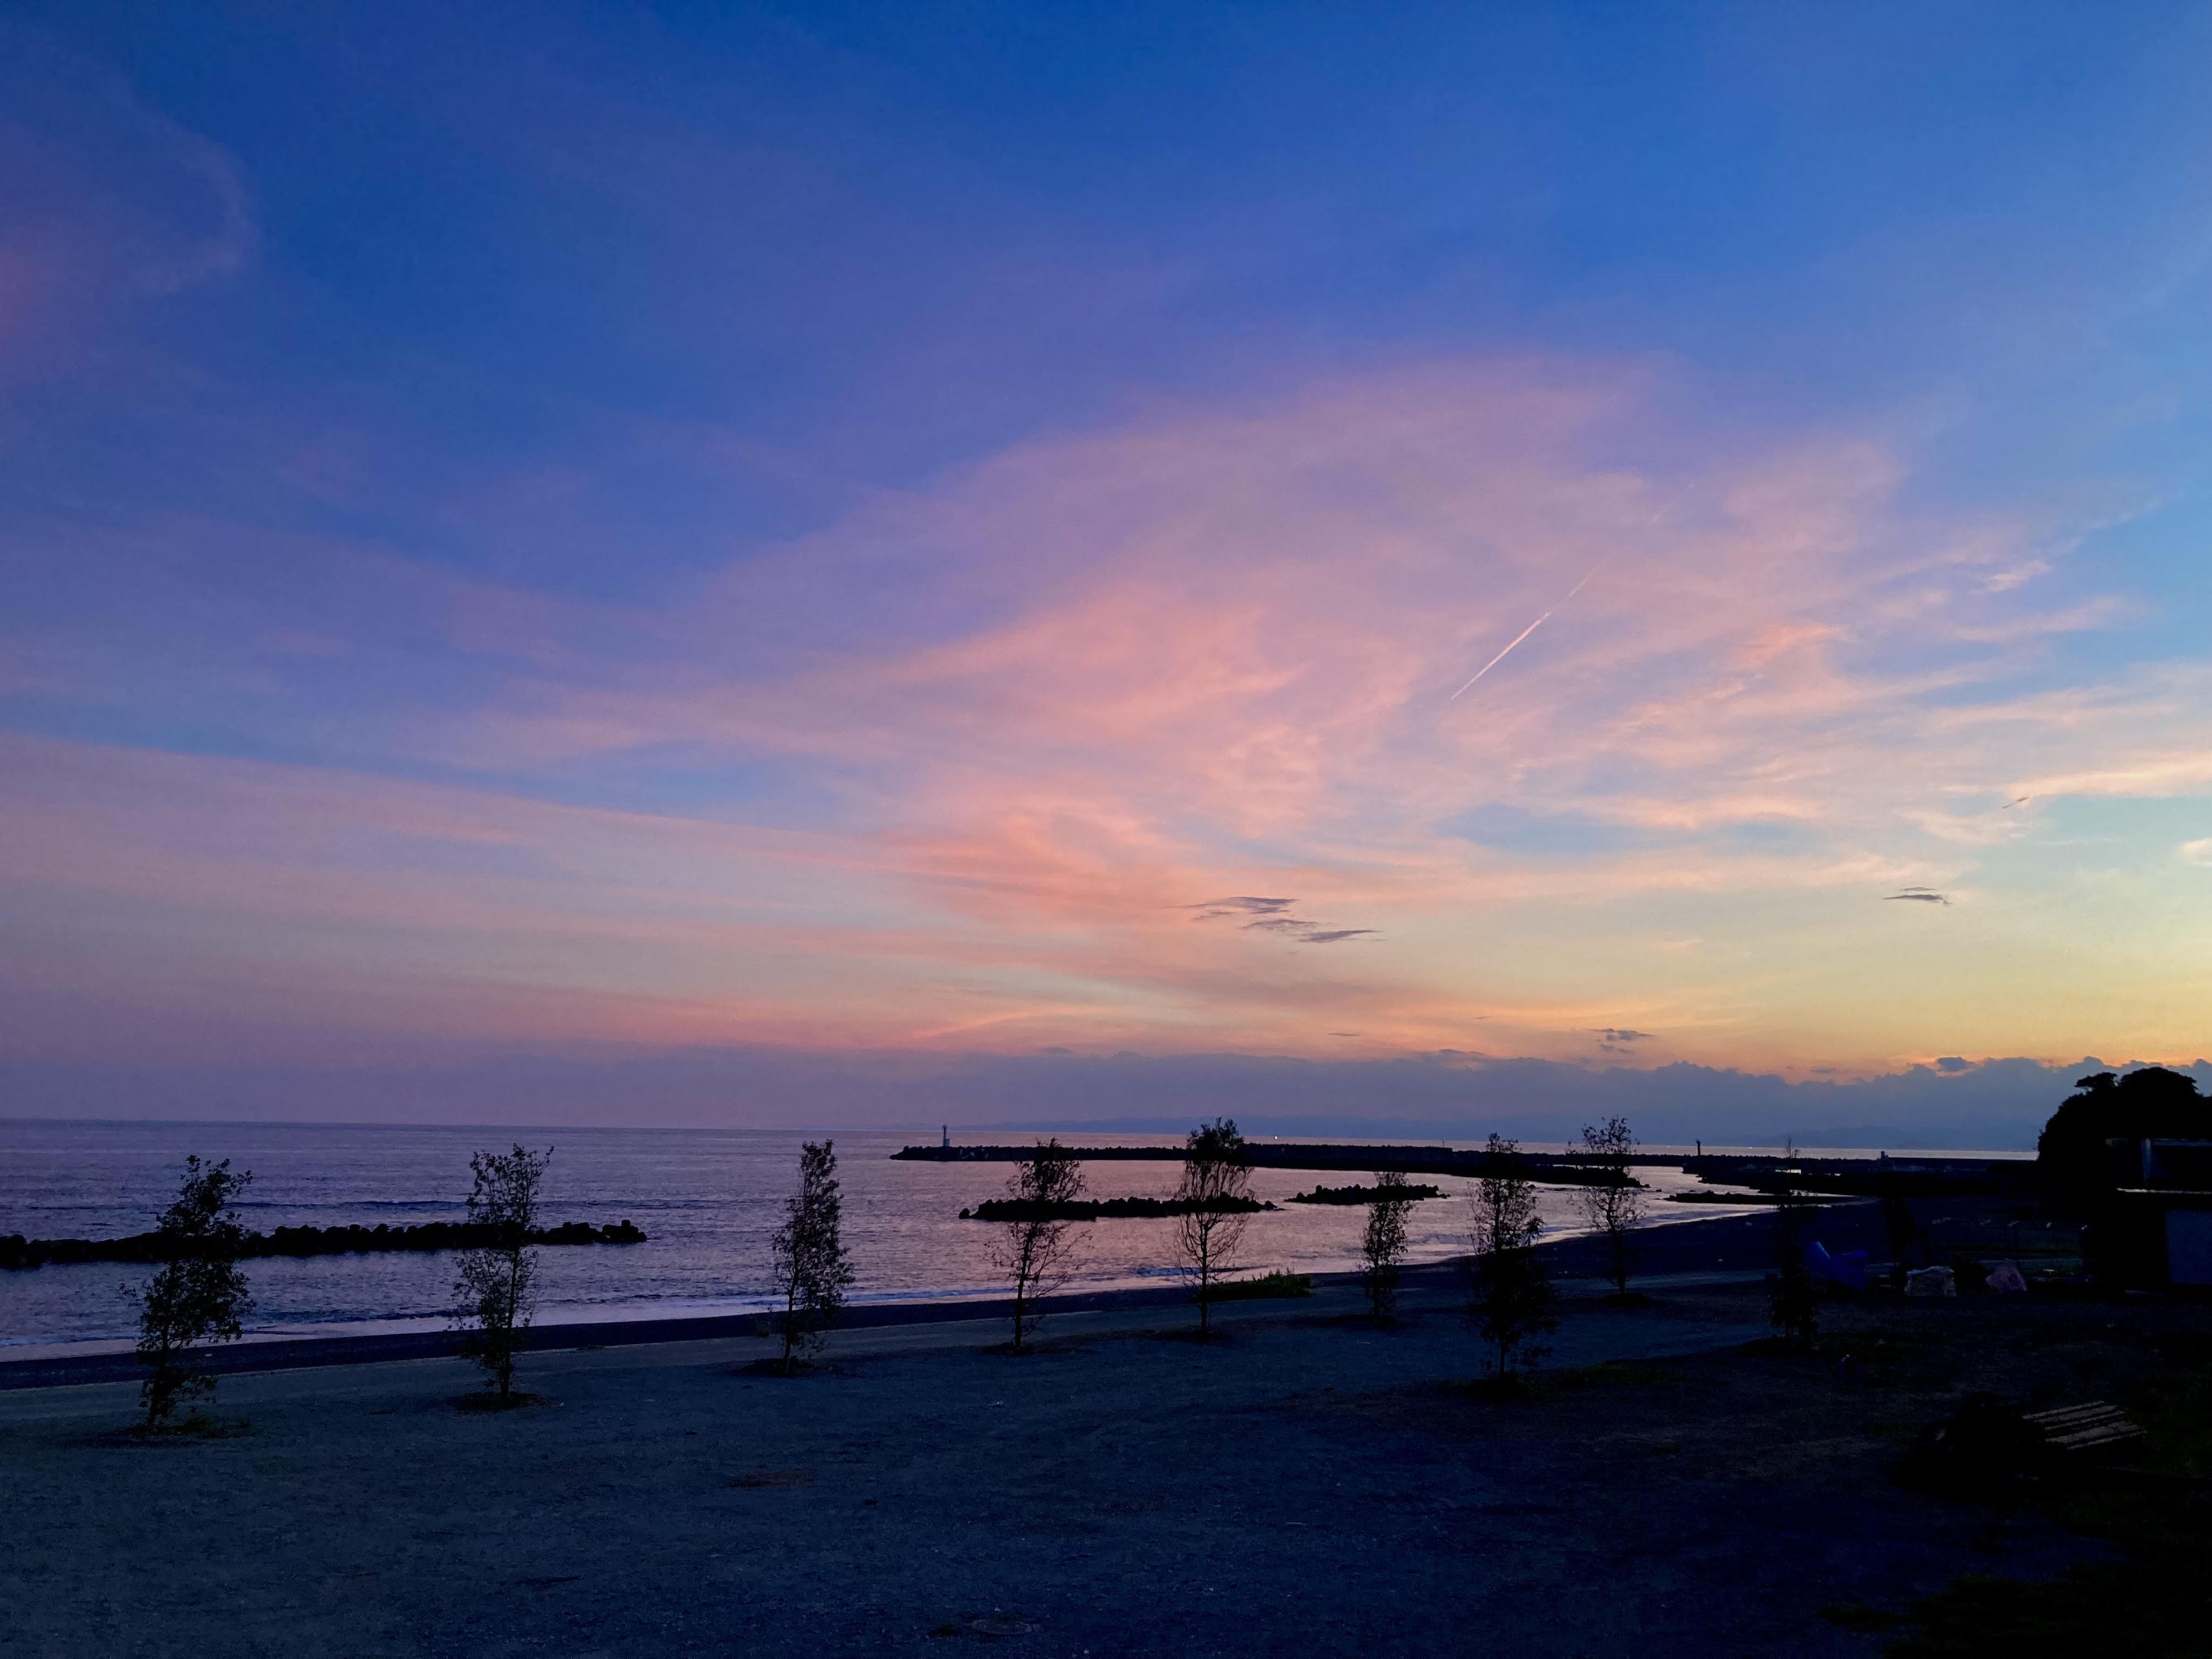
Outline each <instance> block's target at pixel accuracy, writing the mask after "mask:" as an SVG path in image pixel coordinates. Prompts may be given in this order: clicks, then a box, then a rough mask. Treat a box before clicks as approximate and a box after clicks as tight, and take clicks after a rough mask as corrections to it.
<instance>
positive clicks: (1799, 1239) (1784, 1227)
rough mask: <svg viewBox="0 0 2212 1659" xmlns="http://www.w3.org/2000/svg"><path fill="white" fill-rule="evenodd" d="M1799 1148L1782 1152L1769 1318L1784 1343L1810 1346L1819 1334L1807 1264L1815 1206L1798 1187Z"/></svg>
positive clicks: (1816, 1300)
mask: <svg viewBox="0 0 2212 1659" xmlns="http://www.w3.org/2000/svg"><path fill="white" fill-rule="evenodd" d="M1796 1164H1797V1148H1796V1145H1795V1144H1794V1143H1793V1144H1791V1145H1789V1146H1784V1149H1783V1154H1782V1167H1781V1168H1780V1169H1779V1170H1777V1171H1776V1176H1777V1180H1778V1185H1777V1187H1776V1188H1775V1192H1774V1267H1775V1272H1774V1276H1773V1278H1772V1279H1770V1280H1769V1281H1768V1285H1767V1296H1766V1303H1767V1306H1766V1316H1767V1319H1768V1320H1769V1322H1771V1324H1772V1325H1773V1327H1774V1330H1775V1334H1777V1335H1778V1336H1779V1337H1781V1339H1782V1340H1784V1342H1790V1343H1809V1342H1810V1341H1812V1340H1813V1339H1814V1337H1816V1336H1818V1335H1819V1334H1820V1298H1819V1296H1818V1294H1817V1293H1816V1292H1815V1291H1814V1286H1813V1273H1812V1270H1811V1269H1810V1268H1809V1267H1807V1266H1806V1264H1805V1250H1806V1240H1805V1235H1806V1232H1807V1231H1808V1229H1809V1228H1810V1226H1811V1225H1812V1220H1813V1212H1814V1207H1815V1206H1814V1204H1813V1203H1812V1201H1811V1200H1809V1199H1808V1198H1807V1196H1806V1195H1805V1193H1804V1191H1803V1189H1802V1188H1800V1187H1799V1186H1798V1184H1797V1183H1798V1181H1799V1179H1800V1176H1799V1172H1798V1170H1797V1169H1796Z"/></svg>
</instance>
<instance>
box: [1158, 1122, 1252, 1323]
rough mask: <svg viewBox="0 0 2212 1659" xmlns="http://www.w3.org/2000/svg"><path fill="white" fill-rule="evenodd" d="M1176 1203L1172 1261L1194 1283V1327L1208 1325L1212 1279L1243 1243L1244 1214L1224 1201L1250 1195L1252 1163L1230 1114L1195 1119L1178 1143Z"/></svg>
mask: <svg viewBox="0 0 2212 1659" xmlns="http://www.w3.org/2000/svg"><path fill="white" fill-rule="evenodd" d="M1175 1195H1176V1203H1177V1204H1179V1205H1184V1206H1188V1208H1186V1209H1185V1210H1184V1211H1183V1212H1182V1214H1181V1215H1179V1216H1177V1217H1176V1252H1177V1261H1176V1265H1177V1266H1178V1267H1180V1268H1181V1269H1182V1273H1183V1276H1184V1277H1185V1278H1187V1279H1193V1280H1195V1281H1196V1282H1197V1285H1198V1328H1199V1332H1200V1334H1201V1335H1203V1334H1207V1333H1210V1332H1211V1331H1212V1328H1213V1322H1212V1306H1213V1304H1212V1296H1211V1294H1210V1292H1211V1291H1212V1288H1213V1281H1214V1280H1215V1279H1217V1278H1218V1277H1219V1276H1220V1274H1221V1273H1222V1270H1223V1269H1224V1268H1225V1267H1228V1266H1229V1264H1230V1263H1231V1261H1234V1260H1235V1259H1236V1256H1237V1246H1238V1245H1240V1244H1242V1243H1243V1242H1244V1227H1245V1224H1246V1222H1247V1221H1249V1219H1250V1217H1249V1214H1247V1213H1245V1212H1240V1211H1237V1210H1235V1209H1232V1208H1231V1207H1230V1206H1231V1205H1234V1204H1237V1203H1240V1202H1244V1201H1249V1200H1250V1198H1251V1196H1252V1164H1251V1159H1250V1158H1249V1155H1248V1154H1247V1153H1246V1152H1245V1148H1244V1137H1243V1135H1241V1134H1239V1133H1237V1124H1236V1121H1235V1120H1234V1119H1231V1118H1225V1117H1218V1118H1216V1119H1214V1120H1213V1121H1212V1123H1201V1124H1200V1125H1199V1126H1198V1127H1196V1128H1195V1129H1193V1130H1192V1131H1191V1132H1190V1134H1189V1137H1188V1139H1186V1140H1185V1141H1184V1143H1183V1164H1182V1180H1181V1181H1180V1182H1177V1183H1176V1193H1175Z"/></svg>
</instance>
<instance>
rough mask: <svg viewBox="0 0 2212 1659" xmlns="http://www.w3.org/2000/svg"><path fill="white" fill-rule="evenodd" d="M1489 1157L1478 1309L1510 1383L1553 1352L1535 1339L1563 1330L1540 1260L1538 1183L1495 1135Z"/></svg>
mask: <svg viewBox="0 0 2212 1659" xmlns="http://www.w3.org/2000/svg"><path fill="white" fill-rule="evenodd" d="M1489 1152H1490V1156H1489V1158H1487V1159H1486V1162H1485V1164H1484V1174H1483V1176H1482V1179H1481V1182H1480V1183H1479V1185H1478V1186H1477V1187H1476V1189H1475V1195H1474V1310H1473V1311H1474V1316H1475V1318H1476V1321H1477V1326H1476V1328H1477V1330H1478V1331H1479V1332H1480V1334H1481V1337H1482V1340H1484V1341H1485V1342H1486V1343H1487V1344H1489V1345H1490V1348H1491V1354H1490V1362H1489V1368H1490V1370H1491V1374H1492V1376H1496V1377H1497V1378H1498V1380H1499V1381H1501V1382H1503V1381H1504V1380H1505V1379H1506V1378H1508V1377H1510V1376H1513V1375H1514V1374H1515V1372H1516V1371H1521V1370H1534V1369H1535V1367H1536V1365H1537V1364H1538V1363H1539V1362H1540V1361H1541V1360H1542V1358H1544V1356H1545V1354H1546V1353H1547V1352H1549V1350H1548V1349H1547V1348H1543V1347H1540V1346H1537V1345H1536V1342H1535V1340H1534V1339H1535V1338H1537V1337H1539V1336H1541V1335H1542V1334H1544V1333H1546V1332H1547V1331H1550V1330H1553V1329H1555V1328H1557V1327H1558V1325H1559V1321H1558V1320H1557V1319H1556V1318H1555V1317H1553V1313H1552V1281H1551V1279H1549V1278H1548V1277H1547V1275H1546V1273H1545V1272H1544V1264H1543V1262H1542V1261H1541V1260H1540V1259H1539V1258H1538V1256H1537V1255H1536V1237H1537V1235H1538V1234H1540V1233H1541V1232H1542V1231H1544V1224H1543V1223H1542V1222H1541V1221H1540V1220H1538V1219H1537V1218H1536V1189H1535V1186H1534V1183H1533V1182H1530V1181H1529V1180H1528V1177H1527V1176H1525V1175H1523V1174H1522V1172H1521V1165H1520V1163H1519V1158H1520V1152H1521V1147H1520V1143H1519V1142H1517V1141H1512V1140H1507V1139H1503V1138H1502V1137H1500V1136H1498V1135H1494V1134H1493V1135H1492V1136H1491V1137H1490V1146H1489Z"/></svg>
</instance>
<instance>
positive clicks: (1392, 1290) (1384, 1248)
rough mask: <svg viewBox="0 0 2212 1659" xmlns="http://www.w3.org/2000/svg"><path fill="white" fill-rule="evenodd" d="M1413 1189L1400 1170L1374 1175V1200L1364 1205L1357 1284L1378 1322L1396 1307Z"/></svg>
mask: <svg viewBox="0 0 2212 1659" xmlns="http://www.w3.org/2000/svg"><path fill="white" fill-rule="evenodd" d="M1412 1186H1413V1183H1412V1182H1409V1181H1407V1179H1406V1175H1405V1171H1404V1170H1377V1171H1376V1176H1375V1190H1376V1197H1375V1199H1374V1200H1373V1201H1372V1202H1370V1204H1369V1205H1368V1206H1367V1231H1365V1232H1364V1234H1363V1235H1361V1237H1360V1240H1359V1261H1360V1268H1359V1283H1360V1286H1361V1288H1362V1289H1364V1291H1366V1292H1367V1305H1368V1308H1369V1310H1370V1311H1371V1312H1372V1313H1373V1314H1374V1316H1375V1317H1376V1318H1377V1319H1387V1318H1388V1317H1389V1316H1390V1313H1391V1310H1393V1309H1394V1308H1395V1307H1396V1306H1397V1302H1398V1280H1399V1279H1400V1277H1401V1267H1402V1264H1403V1263H1404V1261H1405V1259H1406V1218H1407V1217H1408V1216H1410V1215H1412V1214H1413V1206H1414V1205H1415V1204H1417V1203H1418V1202H1419V1200H1418V1199H1415V1198H1413V1197H1411V1196H1409V1194H1410V1191H1411V1188H1412Z"/></svg>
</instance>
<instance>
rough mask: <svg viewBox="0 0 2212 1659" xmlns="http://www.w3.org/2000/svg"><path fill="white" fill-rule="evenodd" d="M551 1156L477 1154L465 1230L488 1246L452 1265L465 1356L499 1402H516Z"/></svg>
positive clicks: (533, 1305)
mask: <svg viewBox="0 0 2212 1659" xmlns="http://www.w3.org/2000/svg"><path fill="white" fill-rule="evenodd" d="M552 1158H553V1149H552V1148H551V1147H550V1146H549V1147H547V1148H546V1149H545V1150H544V1152H532V1151H531V1150H530V1149H529V1148H528V1147H526V1146H521V1145H520V1144H518V1145H517V1146H515V1147H514V1149H513V1151H512V1152H477V1153H475V1154H473V1155H471V1158H469V1173H470V1174H471V1176H473V1177H474V1178H475V1182H474V1185H473V1186H472V1187H471V1188H470V1191H469V1223H470V1225H471V1226H477V1227H483V1228H485V1229H488V1230H489V1241H490V1242H489V1243H485V1244H483V1245H481V1246H478V1247H477V1248H476V1249H467V1250H463V1251H462V1252H461V1253H460V1256H459V1261H457V1262H456V1264H455V1267H454V1273H455V1278H454V1281H453V1296H454V1304H455V1305H454V1309H453V1325H454V1328H456V1329H459V1330H460V1331H462V1332H464V1333H465V1336H464V1338H463V1341H462V1345H461V1346H462V1352H465V1353H466V1354H467V1355H468V1356H469V1358H471V1359H473V1360H475V1361H476V1362H477V1364H479V1365H481V1366H483V1368H484V1370H485V1371H486V1372H487V1373H488V1376H487V1382H488V1383H489V1387H491V1388H492V1389H494V1390H495V1396H496V1398H497V1400H498V1402H499V1403H500V1404H501V1405H502V1406H506V1405H509V1404H512V1403H513V1401H514V1398H515V1395H514V1357H515V1355H516V1354H518V1353H520V1352H521V1351H522V1345H523V1342H524V1340H525V1339H526V1335H527V1334H528V1332H529V1329H530V1322H531V1320H532V1317H534V1316H535V1315H536V1314H537V1311H538V1252H537V1251H536V1250H535V1249H532V1247H531V1243H530V1239H531V1235H532V1234H533V1233H534V1232H536V1231H538V1188H540V1187H541V1186H542V1185H543V1184H544V1180H545V1166H546V1165H547V1164H550V1162H551V1161H552Z"/></svg>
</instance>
